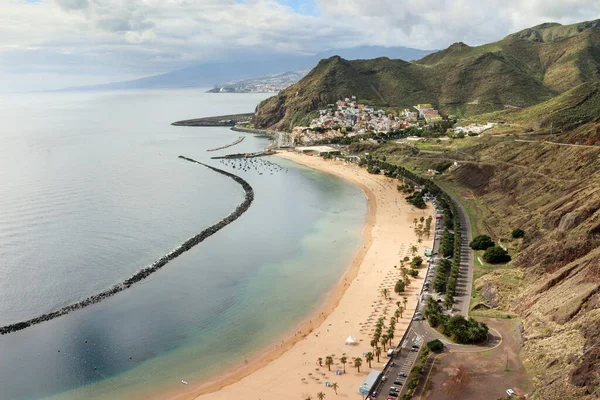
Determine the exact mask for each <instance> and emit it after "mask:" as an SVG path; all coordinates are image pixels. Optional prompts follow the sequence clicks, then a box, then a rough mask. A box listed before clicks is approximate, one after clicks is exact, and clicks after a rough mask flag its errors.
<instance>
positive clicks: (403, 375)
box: [398, 372, 408, 378]
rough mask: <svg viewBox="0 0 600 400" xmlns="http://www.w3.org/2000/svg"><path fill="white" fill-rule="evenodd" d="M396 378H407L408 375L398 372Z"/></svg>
mask: <svg viewBox="0 0 600 400" xmlns="http://www.w3.org/2000/svg"><path fill="white" fill-rule="evenodd" d="M398 376H402V377H404V378H406V377H407V376H408V374H407V373H406V372H398Z"/></svg>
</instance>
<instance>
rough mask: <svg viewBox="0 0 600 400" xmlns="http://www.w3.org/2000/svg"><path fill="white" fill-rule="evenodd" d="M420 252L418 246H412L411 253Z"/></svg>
mask: <svg viewBox="0 0 600 400" xmlns="http://www.w3.org/2000/svg"><path fill="white" fill-rule="evenodd" d="M418 251H419V248H418V247H417V246H415V245H414V244H413V245H412V246H410V252H411V253H413V254H415V253H416V252H418Z"/></svg>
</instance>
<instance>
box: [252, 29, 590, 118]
mask: <svg viewBox="0 0 600 400" xmlns="http://www.w3.org/2000/svg"><path fill="white" fill-rule="evenodd" d="M596 81H600V20H598V21H590V22H582V23H579V24H573V25H566V26H563V25H560V24H555V23H548V24H542V25H538V26H535V27H532V28H529V29H525V30H523V31H520V32H517V33H515V34H512V35H508V36H507V37H505V38H504V39H502V40H500V41H498V42H494V43H490V44H486V45H483V46H477V47H471V46H468V45H466V44H464V43H455V44H453V45H451V46H450V47H448V48H447V49H445V50H442V51H438V52H435V53H432V54H429V55H427V56H425V57H423V58H421V59H420V60H418V61H416V62H413V63H409V62H406V61H402V60H392V59H389V58H385V57H382V58H376V59H371V60H354V61H350V60H345V59H343V58H340V57H331V58H328V59H326V60H322V61H321V62H320V63H319V64H318V65H317V66H316V67H315V68H314V69H313V70H312V71H311V72H310V73H309V74H308V75H307V76H306V77H305V78H304V79H302V80H300V81H299V82H298V83H296V84H294V85H292V86H290V87H289V88H288V89H286V90H284V91H282V92H280V93H279V94H278V95H277V96H274V97H271V98H269V99H267V100H265V101H263V102H262V103H261V104H260V105H259V106H258V107H257V110H256V123H257V125H258V126H261V127H273V128H279V129H289V128H290V127H291V126H293V125H294V124H297V123H304V122H306V119H307V116H310V114H311V113H314V112H315V110H317V109H319V108H320V107H323V106H325V105H326V104H328V103H332V102H334V101H335V100H338V99H340V98H343V97H348V96H350V95H356V96H357V97H358V98H359V99H360V100H362V101H365V102H369V103H372V104H374V105H377V106H391V107H407V106H412V105H414V104H417V103H434V104H437V105H438V106H439V108H440V110H442V111H444V112H447V113H456V114H459V115H474V114H479V113H483V112H489V111H494V110H500V109H503V108H506V107H527V106H531V105H534V104H538V103H540V102H543V101H547V100H550V99H551V98H553V97H555V96H557V95H559V94H560V93H563V92H565V91H567V90H570V89H573V88H575V87H577V86H579V85H581V84H584V83H588V82H596Z"/></svg>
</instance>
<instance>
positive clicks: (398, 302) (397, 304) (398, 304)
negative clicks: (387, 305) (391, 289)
mask: <svg viewBox="0 0 600 400" xmlns="http://www.w3.org/2000/svg"><path fill="white" fill-rule="evenodd" d="M400 304H402V303H401V302H400V300H398V301H397V302H396V306H398V308H400Z"/></svg>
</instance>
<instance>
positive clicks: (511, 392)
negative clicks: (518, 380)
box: [506, 389, 515, 397]
mask: <svg viewBox="0 0 600 400" xmlns="http://www.w3.org/2000/svg"><path fill="white" fill-rule="evenodd" d="M506 394H507V395H509V396H510V397H513V396H514V395H515V391H514V390H512V389H506Z"/></svg>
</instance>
